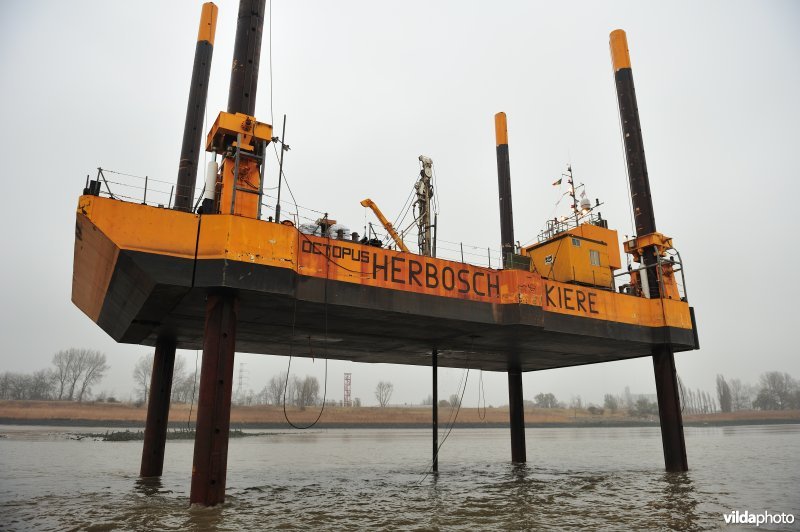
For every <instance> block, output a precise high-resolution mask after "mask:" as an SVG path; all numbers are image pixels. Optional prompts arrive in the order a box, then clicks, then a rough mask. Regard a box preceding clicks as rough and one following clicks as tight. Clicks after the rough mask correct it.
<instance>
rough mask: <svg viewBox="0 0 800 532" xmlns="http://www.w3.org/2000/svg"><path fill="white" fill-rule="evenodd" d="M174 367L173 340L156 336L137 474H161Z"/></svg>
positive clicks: (153, 475)
mask: <svg viewBox="0 0 800 532" xmlns="http://www.w3.org/2000/svg"><path fill="white" fill-rule="evenodd" d="M174 369H175V341H174V340H172V339H167V338H158V340H156V352H155V355H154V356H153V373H152V375H151V376H150V393H149V394H148V398H147V422H146V424H145V428H144V447H143V448H142V467H141V468H140V469H139V475H140V476H143V477H160V476H161V472H162V471H163V469H164V446H165V445H166V443H167V423H168V422H169V399H170V396H171V394H172V372H173V370H174Z"/></svg>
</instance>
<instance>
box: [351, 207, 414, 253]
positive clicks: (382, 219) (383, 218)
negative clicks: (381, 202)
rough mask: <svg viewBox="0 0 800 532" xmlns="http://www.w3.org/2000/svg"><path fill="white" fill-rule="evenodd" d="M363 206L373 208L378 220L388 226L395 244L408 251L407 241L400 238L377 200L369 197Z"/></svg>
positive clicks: (387, 228)
mask: <svg viewBox="0 0 800 532" xmlns="http://www.w3.org/2000/svg"><path fill="white" fill-rule="evenodd" d="M361 206H362V207H369V208H370V209H372V212H374V213H375V216H377V217H378V220H380V222H381V223H382V224H383V227H385V228H386V231H388V233H389V235H391V237H392V239H393V240H394V242H395V244H397V247H399V248H400V249H401V250H403V251H405V252H406V253H408V247H407V246H406V244H405V242H403V239H402V238H400V235H398V234H397V231H395V230H394V227H393V226H392V223H391V222H390V221H389V220H387V219H386V216H384V215H383V213H382V212H381V210H380V209H379V208H378V206H377V205H375V202H374V201H372V200H371V199H369V198H367V199H365V200H362V201H361Z"/></svg>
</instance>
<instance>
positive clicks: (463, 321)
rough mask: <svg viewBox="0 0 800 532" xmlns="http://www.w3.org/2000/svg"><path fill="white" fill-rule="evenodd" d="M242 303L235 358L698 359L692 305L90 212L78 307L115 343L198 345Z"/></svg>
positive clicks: (453, 361) (471, 363)
mask: <svg viewBox="0 0 800 532" xmlns="http://www.w3.org/2000/svg"><path fill="white" fill-rule="evenodd" d="M218 289H229V290H233V291H236V293H237V300H238V302H239V326H238V330H237V338H236V345H237V350H238V351H244V352H253V353H265V354H276V355H288V354H293V355H296V356H311V357H328V358H337V359H345V360H354V361H359V362H386V363H398V364H419V365H429V364H430V352H431V348H432V347H436V348H437V349H438V350H439V364H440V365H443V366H453V367H465V366H468V367H471V368H482V369H487V370H507V369H509V368H519V369H522V370H523V371H530V370H537V369H547V368H555V367H564V366H574V365H580V364H590V363H596V362H607V361H611V360H620V359H626V358H633V357H638V356H647V355H650V354H651V353H652V347H653V346H654V345H656V344H664V343H667V344H670V345H671V346H672V348H673V349H674V350H675V351H685V350H690V349H694V348H695V347H696V343H697V339H696V334H695V330H696V329H695V327H694V326H693V317H692V313H691V310H690V308H689V306H688V304H687V303H685V302H683V301H678V300H669V299H664V300H661V299H658V300H649V299H643V298H639V297H634V296H630V295H625V294H618V293H615V292H612V291H609V290H600V289H594V288H587V287H583V286H577V285H572V284H565V283H557V282H553V281H549V280H546V279H543V278H542V277H541V276H539V275H538V274H536V273H535V272H526V271H519V270H495V269H491V268H482V267H478V266H473V265H469V264H464V263H459V262H453V261H446V260H442V259H433V258H430V257H424V256H420V255H416V254H413V253H403V252H398V251H392V250H387V249H381V248H375V247H370V246H365V245H361V244H358V243H355V242H350V241H341V240H335V239H327V238H319V237H314V236H309V235H305V234H302V233H300V232H299V231H298V230H297V229H296V228H294V227H292V226H287V225H282V224H277V223H270V222H265V221H258V220H253V219H249V218H244V217H240V216H230V215H206V216H198V215H194V214H189V213H183V212H177V211H171V210H167V209H158V208H155V207H148V206H143V205H138V204H132V203H125V202H120V201H116V200H111V199H106V198H99V197H95V196H82V197H81V198H80V200H79V206H78V213H77V222H76V241H75V270H74V273H73V296H72V298H73V301H74V302H75V304H76V305H77V306H78V307H79V308H80V309H81V310H82V311H83V312H84V313H86V315H87V316H89V318H91V319H92V320H93V321H95V322H96V323H97V324H98V325H100V326H101V327H102V328H103V329H104V330H105V331H106V332H107V333H108V334H109V335H110V336H111V337H113V338H114V339H115V340H116V341H118V342H124V343H132V344H145V345H154V344H155V341H156V338H157V337H159V336H163V335H168V336H172V337H174V338H175V339H176V342H177V345H178V347H179V348H185V349H198V348H200V347H201V345H202V336H203V323H204V309H205V306H204V305H205V298H206V296H207V294H208V293H209V292H210V291H213V290H218Z"/></svg>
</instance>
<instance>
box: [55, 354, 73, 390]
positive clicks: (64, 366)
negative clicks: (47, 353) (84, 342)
mask: <svg viewBox="0 0 800 532" xmlns="http://www.w3.org/2000/svg"><path fill="white" fill-rule="evenodd" d="M72 351H74V349H70V350H67V351H59V352H58V353H56V354H55V355H53V365H54V366H55V367H56V369H55V371H54V374H55V379H56V383H57V384H58V393H57V394H56V398H57V399H58V400H59V401H60V400H61V399H66V397H65V394H66V392H67V386H68V381H69V375H70V372H71V370H72V361H73V359H74V355H73V354H72V353H71V352H72Z"/></svg>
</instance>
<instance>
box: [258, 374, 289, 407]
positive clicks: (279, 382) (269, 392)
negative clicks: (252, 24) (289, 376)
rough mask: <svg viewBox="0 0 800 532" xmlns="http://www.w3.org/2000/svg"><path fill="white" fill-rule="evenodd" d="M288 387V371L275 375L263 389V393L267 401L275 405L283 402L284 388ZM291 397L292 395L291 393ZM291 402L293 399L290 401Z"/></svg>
mask: <svg viewBox="0 0 800 532" xmlns="http://www.w3.org/2000/svg"><path fill="white" fill-rule="evenodd" d="M284 388H286V372H285V371H284V372H283V373H280V374H278V375H273V377H272V378H271V379H270V380H269V382H268V383H267V385H266V386H265V387H264V390H262V394H263V395H264V398H265V400H266V402H267V403H269V404H271V405H275V406H280V405H282V404H283V390H284ZM290 397H291V395H290ZM290 402H291V401H290Z"/></svg>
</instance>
